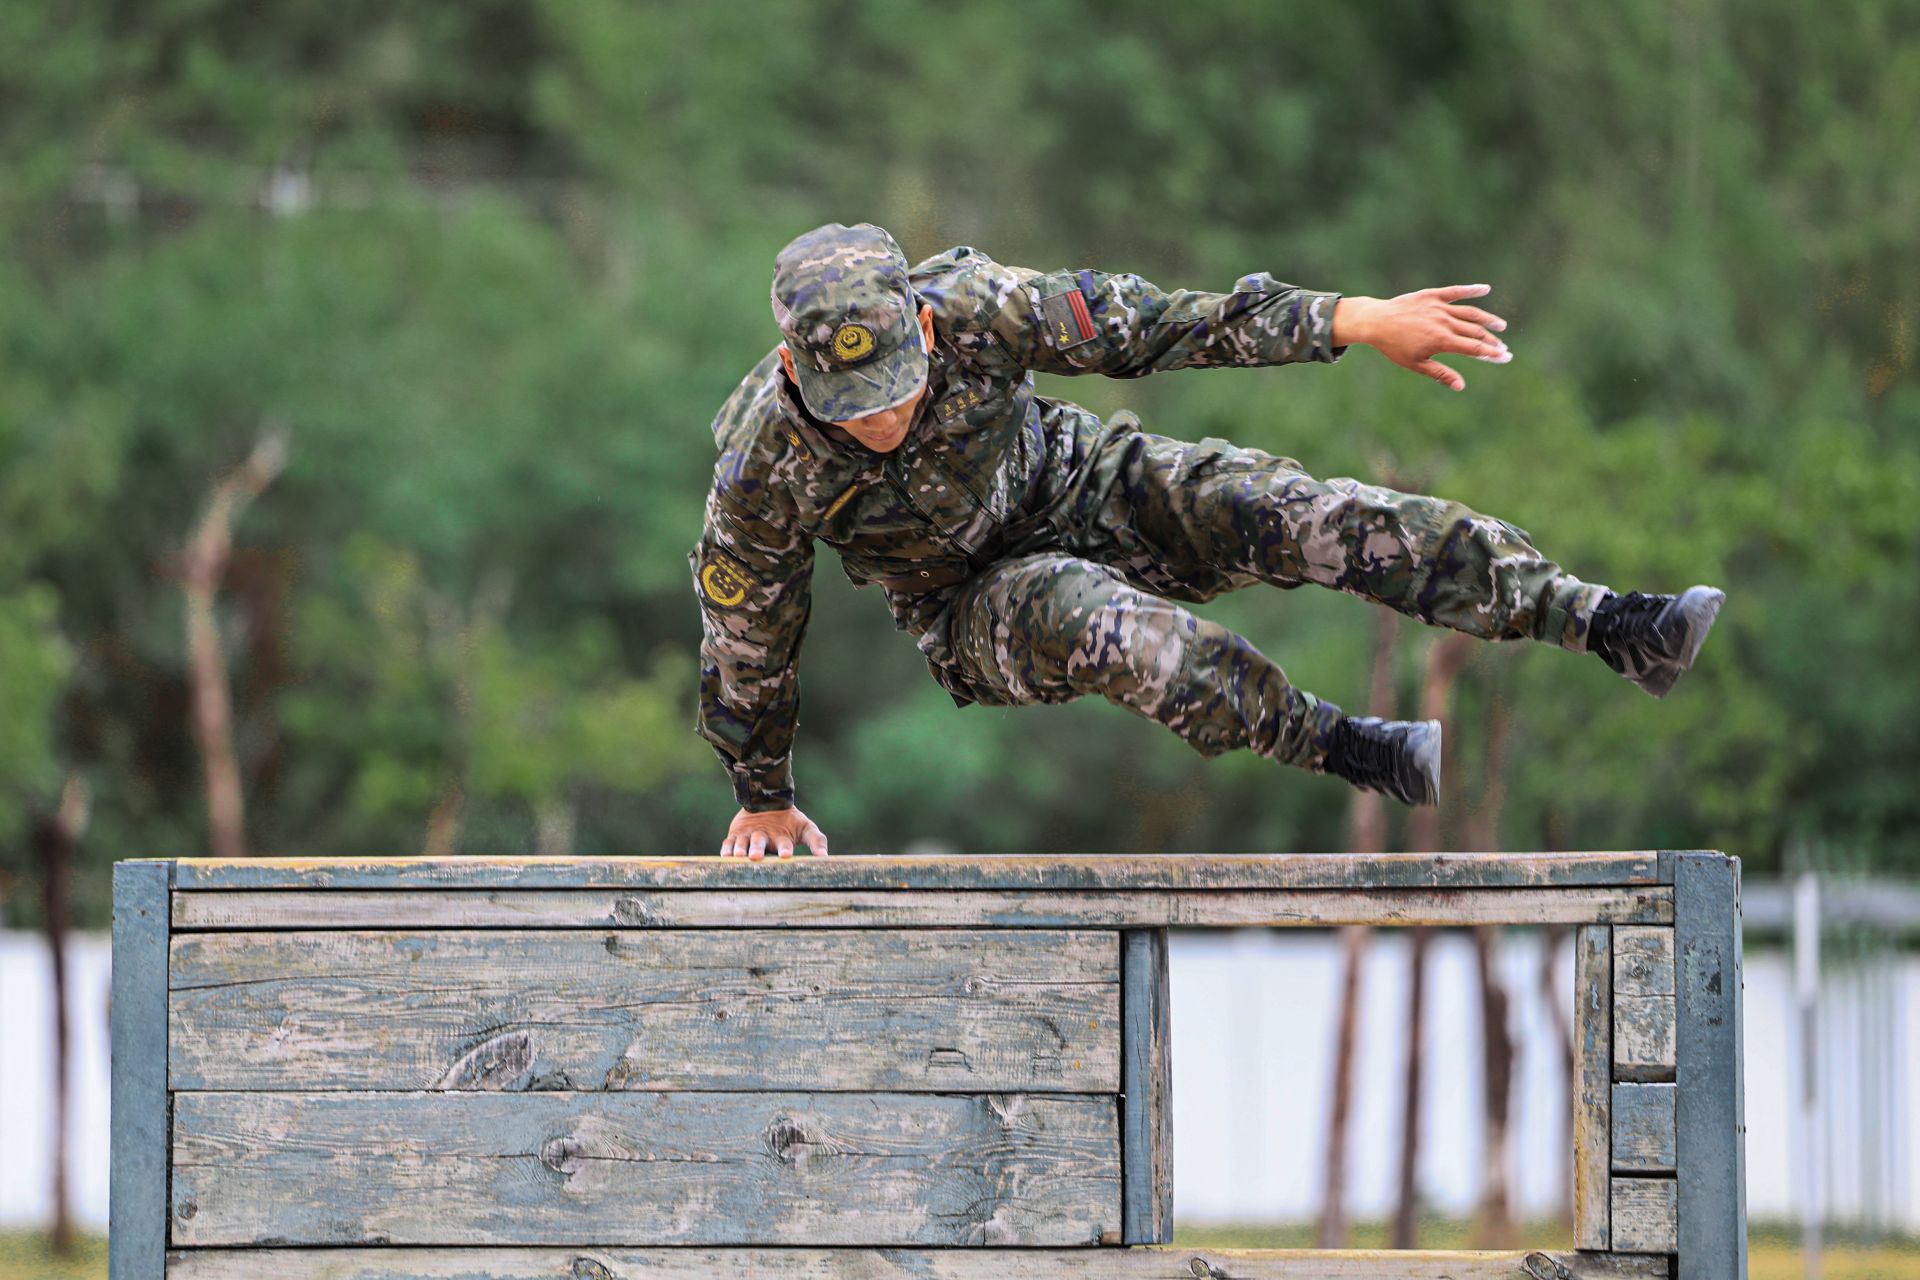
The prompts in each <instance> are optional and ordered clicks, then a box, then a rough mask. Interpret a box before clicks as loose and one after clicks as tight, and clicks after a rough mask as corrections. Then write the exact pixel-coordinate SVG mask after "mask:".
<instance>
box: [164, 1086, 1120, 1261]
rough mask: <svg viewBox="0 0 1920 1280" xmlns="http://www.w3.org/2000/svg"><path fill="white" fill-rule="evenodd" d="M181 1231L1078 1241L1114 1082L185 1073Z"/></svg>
mask: <svg viewBox="0 0 1920 1280" xmlns="http://www.w3.org/2000/svg"><path fill="white" fill-rule="evenodd" d="M173 1156H174V1179H173V1199H172V1208H173V1230H174V1241H175V1243H177V1244H179V1245H182V1246H195V1247H204V1246H209V1245H265V1244H280V1245H367V1244H383V1245H388V1244H390V1245H500V1244H506V1245H564V1244H568V1243H571V1242H574V1241H581V1240H591V1241H594V1242H596V1244H599V1245H604V1246H607V1247H613V1246H621V1245H661V1244H813V1245H824V1244H859V1245H1083V1244H1092V1243H1095V1242H1097V1241H1098V1240H1100V1238H1101V1236H1102V1234H1103V1233H1108V1232H1118V1231H1119V1229H1120V1151H1119V1115H1118V1105H1117V1099H1116V1098H1114V1097H1111V1096H1106V1097H1084V1096H1068V1097H1060V1096H1045V1095H1029V1094H986V1095H957V1094H905V1093H889V1094H837V1093H651V1094H649V1093H614V1094H610V1093H593V1094H586V1093H530V1094H520V1095H515V1096H511V1097H509V1096H504V1095H501V1094H494V1093H381V1094H341V1093H308V1094H285V1093H182V1094H178V1095H176V1097H175V1104H174V1146H173Z"/></svg>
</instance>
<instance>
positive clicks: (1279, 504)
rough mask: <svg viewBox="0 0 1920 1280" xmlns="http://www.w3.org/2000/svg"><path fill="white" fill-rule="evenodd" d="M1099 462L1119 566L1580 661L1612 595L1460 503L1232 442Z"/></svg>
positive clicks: (1147, 444)
mask: <svg viewBox="0 0 1920 1280" xmlns="http://www.w3.org/2000/svg"><path fill="white" fill-rule="evenodd" d="M1102 461H1103V462H1104V463H1105V464H1106V465H1108V466H1109V467H1111V468H1112V477H1111V478H1112V483H1111V484H1110V485H1109V486H1107V487H1106V488H1105V490H1104V493H1103V499H1104V503H1103V506H1102V509H1101V510H1100V512H1099V525H1100V526H1101V528H1102V529H1103V530H1104V531H1105V532H1106V533H1107V534H1108V535H1110V536H1111V537H1112V538H1113V539H1114V540H1115V542H1114V547H1113V550H1114V551H1115V552H1117V553H1118V555H1117V558H1118V559H1119V560H1120V561H1121V562H1122V563H1135V562H1138V561H1142V560H1147V561H1158V562H1160V563H1161V564H1163V565H1165V566H1166V567H1167V568H1168V569H1169V570H1171V571H1172V572H1173V573H1174V574H1175V575H1176V576H1179V575H1181V574H1182V573H1187V574H1191V575H1194V576H1196V577H1198V578H1200V579H1201V580H1204V578H1205V574H1206V573H1207V572H1208V571H1209V570H1211V571H1213V572H1215V573H1224V574H1227V575H1240V577H1239V581H1246V580H1250V579H1257V580H1262V581H1266V582H1271V583H1275V584H1277V585H1281V586H1297V585H1299V584H1301V583H1303V582H1314V583H1318V584H1320V585H1322V586H1328V587H1333V588H1336V589H1338V590H1341V591H1347V592H1350V593H1352V594H1354V595H1359V596H1364V597H1366V598H1368V599H1371V600H1377V601H1379V602H1380V603H1381V604H1384V605H1387V606H1388V607H1390V608H1393V609H1396V610H1398V611H1399V612H1401V613H1404V614H1407V615H1408V616H1410V617H1414V618H1418V619H1420V620H1421V621H1423V622H1428V623H1432V624H1434V625H1437V626H1444V627H1450V628H1452V629H1454V630H1456V631H1463V632H1466V633H1468V634H1469V635H1475V636H1480V637H1483V638H1485V639H1489V640H1511V639H1523V638H1525V639H1534V640H1541V641H1544V642H1546V643H1548V644H1555V645H1559V646H1560V647H1562V648H1566V649H1572V650H1575V651H1576V652H1579V651H1584V650H1585V648H1586V640H1587V633H1588V626H1589V623H1590V621H1591V620H1592V618H1593V614H1594V610H1595V608H1596V607H1597V606H1598V605H1599V604H1600V603H1601V602H1602V601H1603V600H1604V599H1605V598H1606V597H1607V596H1608V594H1609V592H1608V589H1607V588H1606V587H1604V586H1601V585H1598V584H1596V583H1588V582H1583V581H1581V580H1580V579H1578V578H1576V577H1574V576H1573V575H1571V574H1569V573H1567V572H1565V571H1564V570H1563V569H1561V568H1560V566H1559V565H1557V564H1555V563H1554V562H1553V561H1551V560H1549V559H1547V558H1546V557H1545V556H1544V555H1542V554H1541V553H1540V552H1539V551H1538V550H1536V549H1535V548H1534V546H1533V543H1532V540H1531V539H1530V537H1529V536H1528V535H1527V533H1526V532H1525V531H1524V530H1521V529H1518V528H1515V527H1514V526H1513V525H1511V524H1508V523H1506V522H1505V521H1503V520H1499V519H1496V518H1494V517H1491V516H1487V515H1483V514H1481V513H1479V512H1477V511H1474V510H1472V509H1470V508H1468V507H1466V506H1464V505H1463V504H1461V503H1458V502H1449V501H1447V500H1446V499H1444V498H1435V497H1429V496H1427V495H1424V494H1414V493H1402V492H1399V491H1397V490H1393V489H1388V488H1385V487H1382V486H1380V485H1371V484H1364V483H1362V482H1360V481H1358V480H1353V479H1349V478H1344V477H1343V478H1340V479H1334V480H1317V479H1315V478H1314V477H1312V476H1310V475H1308V474H1306V472H1305V471H1303V470H1302V469H1301V468H1300V465H1299V464H1298V463H1297V462H1295V461H1294V460H1292V459H1291V458H1281V457H1276V456H1274V455H1271V454H1267V453H1264V452H1261V451H1260V450H1257V449H1243V448H1239V447H1236V446H1234V445H1232V444H1229V443H1228V442H1227V441H1224V440H1217V439H1208V440H1202V441H1200V442H1198V443H1196V444H1186V443H1183V442H1180V441H1176V440H1169V439H1166V438H1165V437H1161V436H1153V435H1148V434H1145V433H1140V434H1136V435H1134V436H1132V437H1130V438H1121V439H1116V440H1114V441H1113V442H1112V445H1111V452H1110V453H1109V455H1108V457H1107V458H1105V459H1103V460H1102ZM1102 558H1103V559H1104V558H1106V557H1105V556H1102ZM1149 580H1151V579H1149ZM1227 585H1236V583H1235V582H1233V581H1231V580H1230V581H1229V582H1228V584H1227Z"/></svg>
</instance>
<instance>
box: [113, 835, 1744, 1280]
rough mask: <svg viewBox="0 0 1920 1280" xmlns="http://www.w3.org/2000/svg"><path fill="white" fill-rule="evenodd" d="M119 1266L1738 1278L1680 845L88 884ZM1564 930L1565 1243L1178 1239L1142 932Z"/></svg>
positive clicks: (1161, 968) (1730, 953)
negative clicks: (104, 963)
mask: <svg viewBox="0 0 1920 1280" xmlns="http://www.w3.org/2000/svg"><path fill="white" fill-rule="evenodd" d="M114 884H115V908H114V910H115V916H114V997H115V1016H114V1025H113V1038H114V1063H113V1088H114V1107H113V1128H114V1165H113V1201H112V1206H113V1207H112V1241H111V1258H112V1263H111V1266H112V1274H113V1280H147V1278H149V1277H160V1276H163V1275H164V1276H170V1277H176V1278H177V1277H188V1278H191V1280H209V1278H213V1277H234V1278H237V1277H241V1276H245V1277H248V1278H249V1280H252V1278H254V1277H284V1278H286V1280H296V1278H297V1280H319V1278H321V1277H327V1278H329V1280H347V1278H349V1277H351V1278H352V1280H374V1278H375V1277H378V1278H380V1280H393V1278H394V1277H399V1276H421V1277H441V1278H443V1280H446V1278H451V1277H455V1276H459V1277H482V1276H486V1277H534V1276H540V1277H555V1278H562V1277H564V1278H566V1280H628V1278H635V1277H654V1276H666V1275H668V1274H672V1275H675V1276H684V1275H689V1274H699V1275H705V1274H727V1275H752V1274H764V1275H769V1276H778V1277H826V1276H837V1275H857V1276H863V1277H885V1276H901V1277H906V1276H915V1277H936V1278H945V1280H963V1278H964V1280H972V1278H974V1277H980V1278H982V1280H984V1278H985V1277H989V1276H991V1277H1016V1278H1017V1277H1025V1276H1033V1277H1040V1276H1046V1277H1082V1276H1084V1277H1094V1276H1127V1277H1132V1276H1140V1277H1147V1276H1152V1277H1174V1276H1178V1277H1182V1278H1183V1280H1191V1277H1196V1276H1198V1277H1209V1276H1211V1277H1218V1278H1220V1280H1225V1278H1226V1277H1233V1280H1257V1278H1259V1277H1269V1276H1271V1277H1281V1276H1286V1277H1296V1278H1297V1277H1305V1276H1359V1275H1385V1276H1392V1277H1403V1278H1406V1280H1418V1278H1421V1277H1439V1276H1451V1277H1460V1278H1462V1280H1466V1278H1474V1280H1478V1278H1481V1277H1494V1276H1511V1277H1527V1276H1531V1277H1535V1278H1536V1280H1565V1278H1571V1277H1578V1276H1611V1277H1629V1276H1631V1277H1656V1276H1657V1277H1662V1278H1664V1277H1668V1276H1669V1275H1670V1274H1671V1273H1672V1272H1673V1270H1674V1269H1675V1267H1676V1266H1677V1267H1678V1269H1679V1272H1680V1274H1682V1275H1683V1276H1685V1277H1687V1280H1692V1278H1693V1277H1695V1276H1699V1277H1712V1278H1714V1280H1721V1278H1725V1277H1733V1276H1738V1275H1744V1274H1745V1222H1744V1186H1743V1184H1742V1182H1741V1176H1740V1170H1741V1155H1742V1151H1741V1128H1740V1125H1741V1120H1740V1105H1741V1104H1740V1080H1739V1055H1738V1044H1739V1037H1738V1030H1739V921H1738V897H1737V895H1738V879H1737V862H1735V861H1734V860H1731V859H1727V858H1725V857H1723V856H1721V855H1719V854H1710V853H1679V854H1674V853H1606V854H1572V855H1557V856H1532V855H1439V856H1417V855H1385V856H1377V857H1344V856H1326V857H1322V856H1310V855H1278V854H1276V855H1248V856H1244V857H1201V856H1193V857H1179V856H1142V857H1136V856H1111V857H1067V858H1045V857H980V858H951V859H947V858H934V859H922V858H879V857H842V858H832V859H809V858H802V859H797V860H795V861H793V862H790V863H786V862H775V861H769V862H766V863H761V864H752V863H746V862H742V861H738V860H721V859H717V858H614V859H543V858H530V859H495V858H454V859H415V858H397V859H378V860H367V859H311V860H275V859H253V860H244V861H220V860H211V859H181V860H178V861H163V860H144V861H128V862H122V863H119V864H117V865H116V867H115V877H114ZM1489 923H1507V924H1539V923H1554V924H1563V925H1572V926H1576V927H1577V957H1578V961H1577V966H1576V969H1577V973H1576V997H1577V1018H1576V1029H1577V1032H1576V1034H1577V1040H1578V1044H1577V1046H1576V1048H1577V1059H1578V1069H1577V1074H1578V1081H1579V1087H1578V1090H1577V1097H1576V1098H1575V1107H1574V1112H1575V1114H1574V1135H1575V1150H1574V1153H1573V1162H1574V1171H1575V1191H1576V1223H1575V1231H1576V1246H1577V1247H1576V1249H1575V1250H1573V1251H1568V1252H1555V1251H1539V1250H1535V1251H1514V1252H1496V1253H1448V1254H1417V1253H1382V1254H1369V1253H1363V1252H1316V1251H1301V1252H1293V1251H1222V1250H1196V1249H1182V1248H1174V1247H1171V1246H1170V1241H1171V1239H1172V1210H1173V1180H1172V1143H1173V1133H1172V1108H1171V1088H1172V1077H1171V1070H1170V1059H1169V1034H1170V1026H1171V1017H1172V1011H1171V1010H1170V1009H1169V1007H1168V987H1167V930H1168V929H1169V928H1170V927H1183V928H1184V927H1194V928H1232V927H1241V926H1247V925H1295V926H1324V925H1334V924H1372V925H1381V926H1396V925H1467V924H1489Z"/></svg>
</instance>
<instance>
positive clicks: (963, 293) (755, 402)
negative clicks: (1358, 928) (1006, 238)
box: [689, 246, 1345, 810]
mask: <svg viewBox="0 0 1920 1280" xmlns="http://www.w3.org/2000/svg"><path fill="white" fill-rule="evenodd" d="M910 281H911V284H912V287H913V289H914V292H915V293H916V295H917V301H918V302H919V303H925V304H927V305H930V306H931V307H932V308H933V325H934V339H935V342H934V348H933V351H932V353H931V368H930V369H929V374H928V377H929V386H928V392H927V395H926V397H925V399H924V400H922V402H921V406H920V409H919V411H918V413H917V415H916V417H915V419H914V422H913V425H912V427H911V428H910V429H909V431H908V434H907V438H906V440H905V441H904V442H903V443H902V444H901V445H900V446H899V447H898V448H896V449H894V450H893V451H892V452H890V453H885V454H881V453H875V452H873V451H871V450H869V449H867V448H866V447H865V446H863V445H861V444H859V443H858V442H856V441H855V440H854V439H853V438H852V437H851V436H849V435H847V434H846V433H845V432H842V431H840V430H839V429H838V428H835V427H833V426H831V425H829V424H826V423H822V422H820V421H817V420H816V419H814V418H813V417H812V416H811V415H809V414H808V412H807V411H806V408H805V407H804V405H803V404H802V403H801V401H800V397H799V395H798V392H797V389H796V388H795V387H794V386H793V385H792V383H791V382H790V381H789V380H788V378H787V376H786V372H785V370H784V369H783V368H782V367H781V365H780V361H779V353H778V349H777V348H776V349H775V350H773V351H770V352H768V354H767V355H766V357H765V358H764V359H762V360H761V361H760V363H759V364H757V365H755V366H754V368H753V371H752V372H751V373H749V374H748V375H747V377H746V379H745V380H744V381H742V382H741V383H740V385H739V386H738V387H737V388H736V389H735V390H734V392H733V394H732V395H731V396H729V397H728V398H727V401H726V403H725V404H724V405H723V406H721V409H720V413H719V416H718V417H717V418H715V420H714V423H713V433H714V437H715V440H716V441H717V443H718V445H719V448H720V459H719V463H718V465H717V466H716V467H715V469H714V479H713V488H712V490H711V491H710V493H709V494H708V497H707V506H706V522H705V528H704V529H703V531H702V533H701V537H700V541H699V544H698V545H697V546H696V547H695V548H694V550H693V552H692V554H691V556H690V557H689V559H690V561H691V563H692V565H693V571H694V589H695V592H696V594H697V595H698V597H699V600H700V606H701V621H702V629H703V640H702V643H701V650H700V652H701V680H700V710H699V720H698V731H699V733H700V735H701V736H702V737H704V738H705V739H707V741H708V742H710V743H712V744H713V747H714V749H715V751H717V752H718V753H719V755H720V758H721V761H722V762H723V763H724V764H725V765H726V767H727V770H728V772H729V773H730V774H731V775H732V779H733V787H734V794H735V797H736V799H737V800H738V802H739V803H740V805H741V806H742V807H743V808H746V809H753V810H767V809H782V808H786V807H788V806H790V805H792V804H793V775H792V752H793V735H794V729H795V726H796V724H797V720H798V713H799V706H800V692H799V675H798V669H797V664H798V660H799V655H800V643H801V639H802V637H803V636H804V635H805V633H806V628H807V617H808V610H809V602H810V596H809V589H810V585H811V578H812V570H813V543H814V540H815V539H819V540H820V541H822V542H825V543H827V544H828V545H829V546H832V547H833V548H834V549H835V550H836V551H838V553H839V555H840V559H841V564H842V565H843V567H844V568H845V571H846V573H847V576H848V577H849V578H851V579H852V580H853V582H854V583H855V585H857V586H866V585H869V584H871V583H873V582H875V581H877V580H879V579H882V578H888V577H892V576H895V575H900V574H907V573H916V572H918V571H919V570H922V569H929V570H932V569H938V570H941V571H943V572H945V573H946V574H947V576H954V571H955V570H961V571H964V570H965V569H966V568H967V567H969V566H970V567H971V568H973V569H979V568H982V567H984V566H985V565H986V564H988V563H991V562H992V561H993V560H995V559H997V558H999V557H1001V556H1003V555H1006V554H1009V551H1010V548H1011V547H1012V545H1013V544H1014V542H1015V541H1025V542H1027V543H1031V542H1032V540H1033V533H1034V530H1035V529H1036V528H1038V529H1039V530H1040V531H1041V536H1042V537H1044V536H1045V533H1046V531H1047V530H1046V526H1045V520H1046V516H1047V511H1048V507H1049V505H1050V503H1051V502H1052V500H1053V497H1054V496H1055V495H1058V494H1060V493H1063V492H1065V491H1066V490H1067V488H1068V487H1069V486H1070V485H1071V482H1072V478H1073V477H1072V474H1071V473H1072V472H1073V471H1074V469H1075V468H1076V467H1078V466H1080V465H1081V464H1082V463H1083V461H1084V456H1083V455H1084V452H1085V451H1084V450H1083V449H1078V448H1076V447H1075V444H1074V440H1073V439H1072V438H1071V436H1072V431H1071V428H1070V427H1068V428H1063V426H1062V423H1063V421H1064V420H1065V418H1066V415H1063V414H1061V413H1059V412H1057V410H1059V409H1062V408H1067V409H1071V408H1073V406H1064V405H1060V404H1056V403H1054V402H1049V401H1047V400H1046V399H1044V398H1043V397H1039V396H1036V395H1035V393H1034V380H1033V374H1034V373H1035V372H1042V373H1060V374H1081V373H1102V374H1106V375H1107V376H1108V377H1113V378H1136V377H1141V376H1144V375H1146V374H1149V373H1154V372H1158V371H1159V370H1162V369H1192V368H1217V367H1221V366H1230V365H1239V366H1251V365H1272V364H1286V363H1291V362H1295V361H1304V360H1314V361H1321V362H1325V363H1332V362H1333V361H1335V360H1338V359H1339V358H1340V356H1341V355H1342V354H1343V353H1344V351H1345V348H1344V347H1341V348H1336V347H1334V346H1333V345H1332V342H1331V338H1332V328H1333V308H1334V303H1335V302H1336V301H1337V300H1338V299H1339V297H1340V295H1339V294H1337V293H1323V292H1316V291H1312V290H1307V289H1301V288H1298V287H1297V286H1294V285H1290V284H1282V283H1280V282H1279V281H1277V280H1275V279H1274V278H1273V277H1272V276H1270V275H1268V274H1266V273H1264V272H1261V273H1258V274H1254V275H1249V276H1245V277H1242V278H1241V279H1240V280H1239V281H1238V282H1237V283H1236V284H1235V286H1234V289H1233V291H1232V292H1230V293H1203V292H1198V291H1194V290H1184V289H1183V290H1175V291H1167V290H1163V289H1160V288H1157V287H1156V286H1154V285H1152V284H1149V283H1148V282H1147V281H1145V280H1142V279H1140V278H1139V277H1138V276H1134V275H1110V274H1107V273H1105V272H1100V271H1071V270H1069V271H1055V272H1047V273H1042V272H1038V271H1033V270H1028V269H1026V268H1021V267H1009V266H1003V265H1001V264H1000V263H998V262H995V261H993V259H991V258H989V257H987V256H986V255H985V254H983V253H981V252H979V251H978V250H976V249H971V248H967V247H964V246H962V247H959V248H954V249H949V250H948V251H947V252H945V253H942V254H939V255H937V256H935V257H932V258H929V259H927V260H926V261H925V262H922V263H920V264H919V265H918V266H916V267H914V268H913V270H912V273H911V276H910ZM1077 412H1078V413H1080V414H1082V415H1084V411H1077ZM1084 416H1087V417H1091V415H1084ZM952 594H953V589H952V588H949V589H947V590H943V591H938V592H933V593H921V592H911V591H895V590H893V589H892V588H891V587H889V588H887V598H888V603H889V606H890V607H891V608H892V610H893V613H894V616H895V619H896V622H897V624H898V625H899V626H900V627H901V628H902V629H905V630H910V631H914V632H916V633H920V634H922V644H921V647H922V649H923V650H925V651H927V652H928V657H929V661H930V663H932V664H933V665H934V669H935V675H936V676H938V675H939V674H940V668H939V665H938V661H937V659H938V654H937V652H935V651H934V649H932V648H930V643H931V641H930V638H929V632H930V624H931V623H932V621H933V620H934V616H935V615H936V614H937V613H938V612H939V611H940V610H941V609H943V608H944V606H945V602H946V600H947V599H948V598H949V597H950V596H951V595H952ZM942 683H943V684H945V685H946V686H947V687H948V689H949V691H950V692H953V693H954V696H955V699H956V701H959V702H962V703H964V702H966V701H969V700H970V699H969V698H968V697H967V696H966V694H965V693H964V692H963V691H961V690H958V689H956V688H955V687H954V686H953V685H952V684H950V683H948V682H947V681H942Z"/></svg>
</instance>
